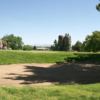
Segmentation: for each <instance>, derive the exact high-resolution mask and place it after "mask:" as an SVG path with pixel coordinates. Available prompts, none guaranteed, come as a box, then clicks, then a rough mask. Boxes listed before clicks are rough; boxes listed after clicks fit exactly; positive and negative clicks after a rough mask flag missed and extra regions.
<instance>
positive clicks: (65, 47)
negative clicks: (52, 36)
mask: <svg viewBox="0 0 100 100" xmlns="http://www.w3.org/2000/svg"><path fill="white" fill-rule="evenodd" d="M63 50H64V51H70V50H71V36H70V35H69V34H68V33H66V34H65V36H64V38H63Z"/></svg>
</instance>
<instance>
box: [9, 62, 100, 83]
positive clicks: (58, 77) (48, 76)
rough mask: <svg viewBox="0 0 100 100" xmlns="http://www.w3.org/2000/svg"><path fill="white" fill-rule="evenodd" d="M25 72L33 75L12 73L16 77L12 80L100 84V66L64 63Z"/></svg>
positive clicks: (28, 68) (26, 67) (28, 67)
mask: <svg viewBox="0 0 100 100" xmlns="http://www.w3.org/2000/svg"><path fill="white" fill-rule="evenodd" d="M25 72H31V73H32V75H26V76H22V75H19V74H15V73H11V74H10V75H16V77H15V78H14V79H13V78H12V80H22V81H24V82H22V83H20V84H33V83H43V82H52V83H58V84H65V83H68V84H70V83H79V84H90V83H99V82H100V65H99V64H86V63H85V64H82V63H80V64H78V63H63V64H54V65H52V66H50V67H48V68H43V67H41V66H39V67H37V66H25ZM10 79H11V78H10Z"/></svg>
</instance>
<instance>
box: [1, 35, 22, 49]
mask: <svg viewBox="0 0 100 100" xmlns="http://www.w3.org/2000/svg"><path fill="white" fill-rule="evenodd" d="M2 40H3V41H6V43H7V47H8V48H11V49H13V50H16V49H22V45H23V42H22V38H21V37H19V36H14V35H13V34H10V35H5V36H4V37H3V38H2Z"/></svg>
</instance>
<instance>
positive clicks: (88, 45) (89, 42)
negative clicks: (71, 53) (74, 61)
mask: <svg viewBox="0 0 100 100" xmlns="http://www.w3.org/2000/svg"><path fill="white" fill-rule="evenodd" d="M83 48H84V50H85V51H94V52H96V51H100V31H95V32H93V33H92V35H88V36H87V37H86V39H85V41H84V42H83Z"/></svg>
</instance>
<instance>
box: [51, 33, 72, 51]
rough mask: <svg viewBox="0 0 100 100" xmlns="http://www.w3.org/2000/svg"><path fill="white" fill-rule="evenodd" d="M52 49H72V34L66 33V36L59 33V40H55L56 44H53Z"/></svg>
mask: <svg viewBox="0 0 100 100" xmlns="http://www.w3.org/2000/svg"><path fill="white" fill-rule="evenodd" d="M51 49H52V50H59V51H70V50H71V36H70V35H69V34H65V36H62V35H59V36H58V41H57V40H55V41H54V45H53V46H51Z"/></svg>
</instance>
